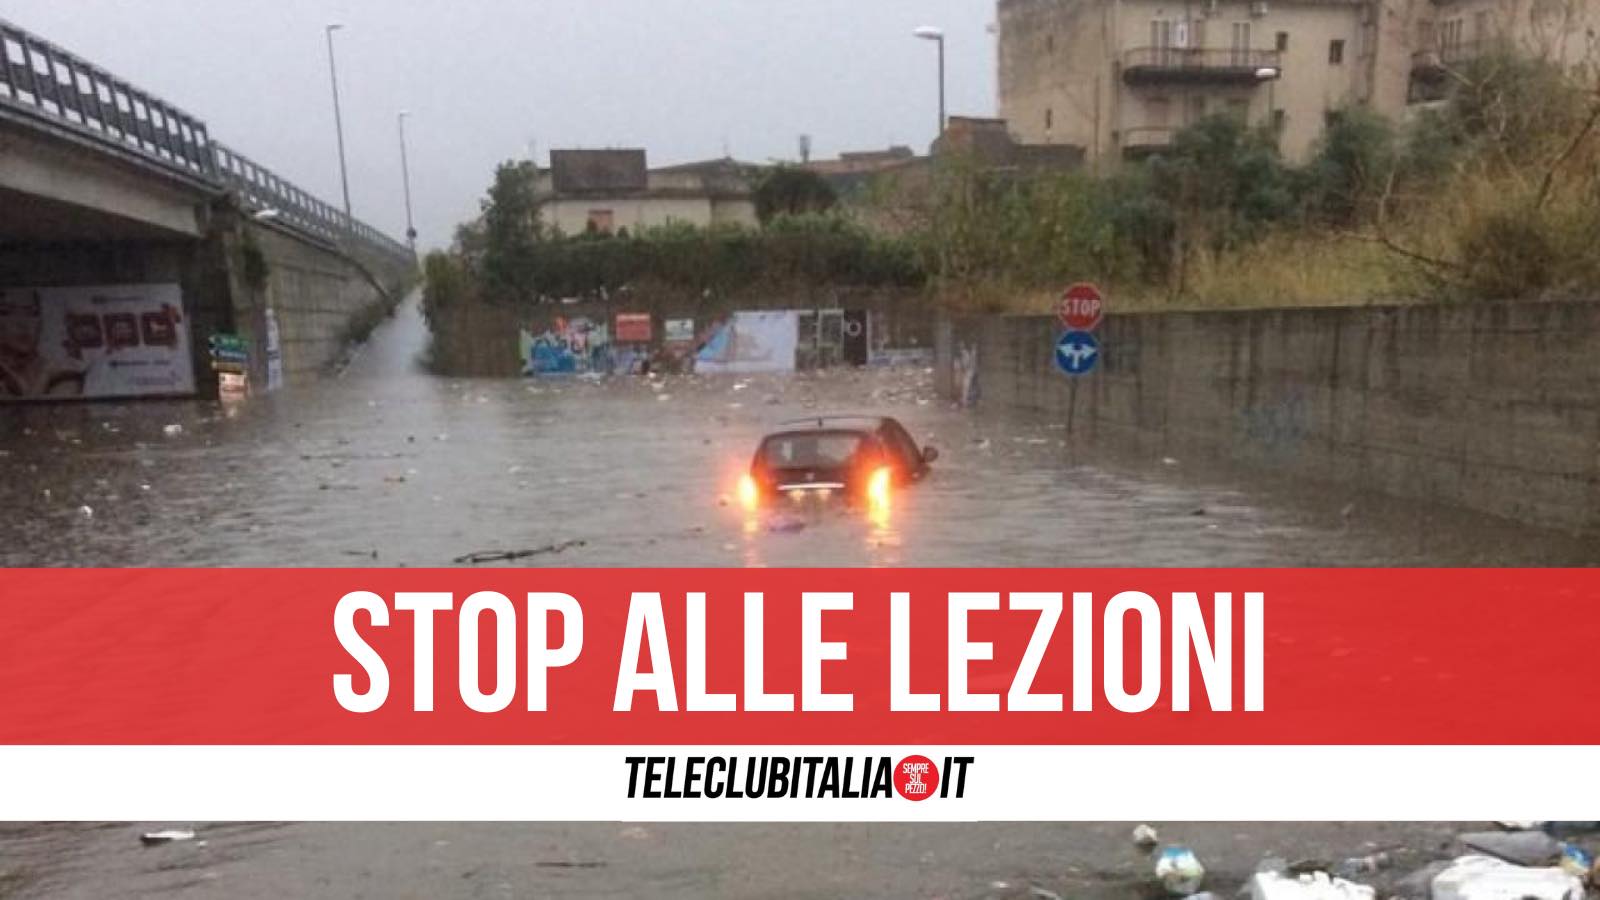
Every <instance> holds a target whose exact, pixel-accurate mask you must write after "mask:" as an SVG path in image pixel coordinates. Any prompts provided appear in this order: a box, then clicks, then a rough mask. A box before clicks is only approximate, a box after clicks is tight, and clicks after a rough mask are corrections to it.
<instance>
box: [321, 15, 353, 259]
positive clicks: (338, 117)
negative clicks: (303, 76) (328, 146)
mask: <svg viewBox="0 0 1600 900" xmlns="http://www.w3.org/2000/svg"><path fill="white" fill-rule="evenodd" d="M342 28H344V24H343V23H341V22H334V23H333V24H331V25H329V26H328V27H327V28H326V29H325V31H326V32H327V35H328V75H329V76H330V77H331V78H332V80H333V127H334V130H335V131H336V132H338V135H339V179H340V181H341V182H343V184H344V224H345V227H346V228H348V227H350V224H351V222H352V221H353V220H354V218H355V216H354V215H353V214H352V212H351V210H350V168H349V165H348V164H347V163H346V162H345V157H344V116H343V114H342V113H341V112H340V110H339V66H338V63H336V62H335V61H334V57H333V33H334V32H335V31H339V30H340V29H342Z"/></svg>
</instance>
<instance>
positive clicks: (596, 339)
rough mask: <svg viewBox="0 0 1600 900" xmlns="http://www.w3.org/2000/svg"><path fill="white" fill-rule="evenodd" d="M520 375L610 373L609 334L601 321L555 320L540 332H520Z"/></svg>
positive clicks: (583, 319)
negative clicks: (521, 369)
mask: <svg viewBox="0 0 1600 900" xmlns="http://www.w3.org/2000/svg"><path fill="white" fill-rule="evenodd" d="M522 365H523V374H524V375H531V376H534V377H549V376H561V375H588V374H606V373H609V372H610V371H611V368H612V357H611V333H610V331H609V329H608V328H607V327H606V325H605V323H603V322H596V321H594V320H592V319H588V318H584V317H581V316H580V317H575V318H571V319H565V318H558V319H556V320H555V321H554V322H552V323H551V324H550V327H548V328H546V329H544V330H543V331H540V332H535V331H529V330H526V329H524V330H523V332H522Z"/></svg>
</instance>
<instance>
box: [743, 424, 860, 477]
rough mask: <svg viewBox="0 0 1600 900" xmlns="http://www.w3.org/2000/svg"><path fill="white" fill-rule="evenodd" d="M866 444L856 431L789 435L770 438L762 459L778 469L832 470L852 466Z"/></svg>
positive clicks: (763, 450)
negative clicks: (837, 467)
mask: <svg viewBox="0 0 1600 900" xmlns="http://www.w3.org/2000/svg"><path fill="white" fill-rule="evenodd" d="M863 441H864V438H863V437H862V435H860V434H857V433H856V432H853V431H826V432H822V431H819V432H811V433H807V434H785V435H779V436H777V437H771V438H768V439H767V443H766V445H765V446H764V447H763V448H762V456H763V457H764V458H765V459H766V461H767V465H769V466H772V467H773V468H775V469H814V468H815V469H821V468H830V467H836V466H843V465H845V464H847V463H849V462H850V460H851V459H853V458H854V457H855V455H856V451H858V450H860V449H861V445H862V443H863Z"/></svg>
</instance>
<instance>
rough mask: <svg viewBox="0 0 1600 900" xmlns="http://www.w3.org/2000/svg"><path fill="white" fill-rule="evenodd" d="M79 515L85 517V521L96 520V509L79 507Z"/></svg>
mask: <svg viewBox="0 0 1600 900" xmlns="http://www.w3.org/2000/svg"><path fill="white" fill-rule="evenodd" d="M78 515H80V516H83V517H84V518H85V519H92V518H94V507H92V506H88V505H84V506H80V507H78Z"/></svg>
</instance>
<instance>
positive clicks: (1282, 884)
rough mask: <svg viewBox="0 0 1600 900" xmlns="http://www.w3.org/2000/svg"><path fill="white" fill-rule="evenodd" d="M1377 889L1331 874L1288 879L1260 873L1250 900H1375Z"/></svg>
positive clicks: (1289, 877) (1285, 876)
mask: <svg viewBox="0 0 1600 900" xmlns="http://www.w3.org/2000/svg"><path fill="white" fill-rule="evenodd" d="M1377 895H1378V892H1377V891H1376V890H1374V889H1373V888H1371V887H1369V886H1367V885H1364V884H1356V883H1355V882H1353V881H1346V880H1345V879H1343V878H1335V877H1333V876H1332V875H1329V874H1328V873H1327V872H1313V873H1311V874H1309V875H1299V876H1293V877H1291V876H1288V875H1282V874H1279V873H1277V872H1257V873H1256V874H1255V875H1254V876H1253V877H1252V878H1251V879H1250V900H1374V898H1376V897H1377Z"/></svg>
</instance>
